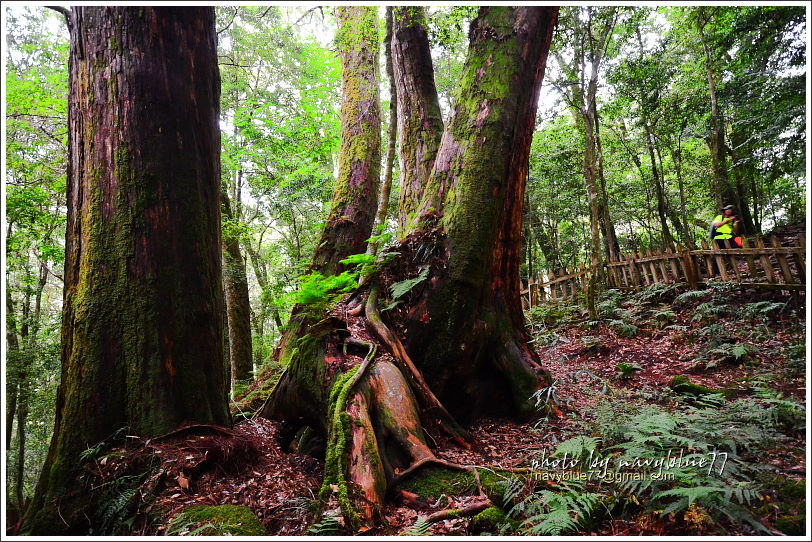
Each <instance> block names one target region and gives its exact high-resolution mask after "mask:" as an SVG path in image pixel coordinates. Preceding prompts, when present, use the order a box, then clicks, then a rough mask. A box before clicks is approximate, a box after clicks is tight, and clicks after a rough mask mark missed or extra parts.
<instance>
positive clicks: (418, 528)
mask: <svg viewBox="0 0 812 542" xmlns="http://www.w3.org/2000/svg"><path fill="white" fill-rule="evenodd" d="M432 534H434V533H432V526H431V523H429V522H428V521H427V520H426V518H424V517H422V516H421V517H418V518H417V519H416V520H415V522H414V524H413V525H412V526H411V527H409V528H408V529H406V530H405V531H403V532H402V533H400V536H431V535H432Z"/></svg>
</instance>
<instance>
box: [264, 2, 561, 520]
mask: <svg viewBox="0 0 812 542" xmlns="http://www.w3.org/2000/svg"><path fill="white" fill-rule="evenodd" d="M557 11H558V10H557V8H538V7H521V8H508V7H493V8H481V9H480V12H479V17H478V18H477V20H476V21H475V22H474V23H473V24H472V26H471V40H470V43H471V45H470V48H469V54H468V60H467V62H466V65H465V68H464V71H463V73H464V75H463V78H462V81H461V91H460V94H459V98H458V102H457V103H456V104H455V107H454V112H453V115H452V120H451V122H450V124H449V126H448V127H447V128H446V132H445V134H444V136H443V143H442V145H441V147H440V150H439V153H438V157H437V160H436V162H435V168H434V170H433V173H432V175H431V177H430V179H429V181H428V183H427V185H426V188H425V190H424V191H423V194H424V196H423V200H422V202H420V205H419V206H418V207H417V209H418V213H419V214H418V215H417V216H418V218H419V220H417V221H415V227H414V229H413V230H412V231H411V232H410V233H409V234H408V235H407V236H406V237H405V238H403V239H402V240H401V243H400V246H399V247H397V248H395V251H396V252H398V254H400V256H399V257H396V258H394V259H393V260H389V261H388V263H385V264H383V265H382V267H381V269H380V270H379V272H378V273H377V274H376V275H374V276H373V277H372V278H371V279H370V280H369V282H368V284H367V286H365V287H364V288H361V289H359V290H356V291H355V292H354V293H353V294H351V295H350V296H348V297H347V298H345V300H344V301H343V302H342V304H341V305H339V306H338V307H336V308H335V309H333V310H332V311H329V312H328V313H327V314H325V315H324V318H323V319H322V320H321V321H318V322H315V323H314V322H313V321H312V320H315V319H311V322H309V323H308V322H304V321H302V322H303V323H301V324H300V327H299V331H298V332H297V333H295V334H293V333H291V334H288V337H289V342H288V344H287V345H286V347H284V348H282V349H281V354H280V361H281V362H282V363H283V364H284V365H286V370H285V373H284V374H283V376H282V378H281V379H280V381H279V384H278V385H277V386H276V388H275V389H274V391H273V393H272V394H271V396H270V397H269V399H268V401H266V403H265V405H264V406H263V408H262V410H261V415H263V416H266V417H271V418H276V419H280V420H283V421H284V422H285V427H284V431H283V433H285V434H286V440H292V439H291V437H292V436H293V434H294V433H295V432H296V431H297V430H299V429H300V428H302V427H303V426H308V427H310V428H311V429H313V430H314V432H315V433H316V434H317V435H319V436H320V437H321V438H322V439H325V440H326V443H327V444H326V456H325V475H324V482H323V486H322V490H321V492H320V497H321V502H322V506H323V507H328V506H329V507H333V506H340V508H341V510H342V513H343V515H344V518H345V520H346V524H347V525H348V526H350V527H352V528H357V527H358V526H359V525H360V522H361V520H364V521H371V520H372V518H374V516H375V514H376V511H379V510H380V507H381V505H382V503H383V499H384V496H385V492H386V488H387V487H388V486H389V485H390V484H392V483H393V482H396V480H397V476H398V472H403V471H405V470H408V469H415V468H419V467H420V466H421V465H424V464H427V463H430V462H433V461H434V462H437V461H440V460H439V459H437V458H436V457H435V456H434V454H433V452H432V451H431V449H430V447H429V446H428V445H427V441H426V438H425V434H424V427H425V426H426V424H430V427H431V428H436V427H438V425H439V427H440V428H442V429H445V430H446V431H447V432H448V433H450V434H451V435H452V436H453V437H455V438H457V439H460V438H464V437H465V435H466V433H465V431H464V430H463V429H462V428H460V427H459V426H458V425H457V422H456V421H455V419H454V417H452V416H451V415H450V414H449V413H448V411H447V410H446V408H445V407H446V406H447V407H448V409H449V410H452V411H453V413H454V414H455V415H456V416H458V417H460V418H463V417H464V418H468V419H470V418H472V417H475V416H478V415H484V414H509V415H529V414H531V413H533V412H534V409H533V405H532V402H531V399H530V396H531V394H532V393H533V392H534V391H535V390H536V389H537V388H538V387H539V386H542V385H544V384H545V383H549V379H548V375H547V373H546V372H545V371H543V369H542V368H541V366H540V363H539V360H538V357H537V354H535V352H533V351H532V350H531V349H530V348H529V347H528V345H527V341H528V336H527V333H526V332H525V330H524V320H523V315H522V312H521V304H520V299H519V264H520V261H521V228H522V224H521V218H522V202H523V199H524V198H523V196H524V189H525V182H526V176H527V170H528V166H529V163H528V162H529V160H528V158H529V150H530V140H531V137H532V133H533V128H534V121H535V112H536V107H537V102H538V94H539V88H540V83H541V78H542V75H543V72H544V66H545V61H546V56H547V51H548V49H549V44H550V40H551V38H552V32H553V29H554V27H555V23H556V19H557ZM399 97H400V96H399ZM438 195H439V196H440V199H439V200H438V199H437V197H438ZM356 227H357V225H356ZM329 228H330V225H329V224H328V225H327V226H326V228H325V229H329ZM418 260H420V265H423V266H425V268H427V271H428V272H430V273H429V277H430V278H429V279H428V280H426V281H425V283H424V286H425V287H424V288H422V290H423V291H422V293H418V292H417V290H415V291H414V293H413V294H411V293H410V294H409V295H408V296H407V301H406V303H404V306H403V307H401V308H399V309H398V315H397V316H391V314H392V313H391V312H387V313H386V314H387V316H386V318H387V321H385V320H384V318H383V317H382V316H381V311H380V309H379V308H378V305H377V303H378V293H379V292H387V291H389V287H390V286H391V284H392V282H393V281H395V280H400V279H405V278H409V277H410V276H411V274H412V273H417V272H420V271H419V268H417V265H418V264H417V263H416V262H417V261H418ZM362 312H363V315H361V314H362ZM393 322H394V323H393ZM370 338H372V340H370ZM361 357H363V361H361V362H360V363H359V362H358V359H360V358H361ZM438 398H439V400H438Z"/></svg>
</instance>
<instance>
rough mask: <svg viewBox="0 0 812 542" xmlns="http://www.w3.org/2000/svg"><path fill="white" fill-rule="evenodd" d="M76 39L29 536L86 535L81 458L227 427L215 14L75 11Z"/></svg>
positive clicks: (160, 10)
mask: <svg viewBox="0 0 812 542" xmlns="http://www.w3.org/2000/svg"><path fill="white" fill-rule="evenodd" d="M70 28H71V48H70V57H69V58H70V61H69V62H70V63H69V74H70V76H69V77H70V82H69V85H70V93H69V119H68V125H69V145H68V147H69V161H68V187H67V192H68V216H67V236H66V249H65V250H66V257H65V290H64V308H63V315H62V376H61V383H60V386H59V390H58V392H57V404H56V423H55V428H54V436H53V439H52V441H51V446H50V449H49V452H48V456H47V459H46V462H45V465H44V467H43V470H42V475H41V477H40V480H39V483H38V486H37V489H36V493H35V497H34V502H33V506H32V507H31V511H30V513H29V514H28V515H27V517H26V520H25V523H24V526H23V531H22V532H24V533H28V534H35V535H46V534H47V535H55V534H68V533H75V534H80V533H86V532H87V530H88V528H89V525H88V522H87V520H88V519H90V520H91V521H92V520H93V509H92V508H89V509H86V510H85V508H86V507H88V506H89V505H90V498H89V494H88V489H87V488H86V487H85V486H84V485H83V483H82V482H81V478H80V474H81V467H80V465H79V460H80V453H81V452H82V451H83V450H85V449H87V448H88V447H89V446H93V445H95V444H97V443H99V442H101V441H104V440H105V439H109V437H110V436H111V435H112V434H113V433H115V432H116V431H117V430H118V429H121V428H124V427H126V428H127V431H128V432H129V433H130V434H136V435H143V436H152V435H158V434H162V433H164V432H168V431H170V430H172V429H174V428H176V427H177V426H178V425H179V424H182V423H183V422H198V423H212V424H220V425H228V424H230V415H229V412H228V405H227V390H226V388H225V385H224V383H225V372H224V363H223V313H224V306H223V289H222V268H221V234H220V179H219V172H220V163H219V160H220V159H219V156H220V137H219V127H218V121H219V119H218V115H219V94H220V79H219V71H218V68H217V56H216V34H215V27H214V10H213V8H210V7H204V8H189V7H184V8H168V7H78V8H74V9H73V11H72V12H71V16H70ZM89 413H92V414H93V415H88V414H89ZM91 506H92V505H91Z"/></svg>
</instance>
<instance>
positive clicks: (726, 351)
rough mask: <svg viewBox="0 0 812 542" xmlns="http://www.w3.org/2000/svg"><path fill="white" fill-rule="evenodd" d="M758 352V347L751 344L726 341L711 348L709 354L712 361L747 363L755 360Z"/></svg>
mask: <svg viewBox="0 0 812 542" xmlns="http://www.w3.org/2000/svg"><path fill="white" fill-rule="evenodd" d="M758 352H759V350H758V348H756V347H755V346H752V345H749V344H741V343H740V344H731V343H724V344H720V345H719V346H717V347H715V348H711V349H709V350H708V351H707V354H708V356H709V357H710V359H711V361H712V362H716V363H720V362H722V363H723V362H727V363H745V362H748V361H752V360H754V359H755V356H756V354H758ZM708 366H709V367H710V366H711V364H709V365H708Z"/></svg>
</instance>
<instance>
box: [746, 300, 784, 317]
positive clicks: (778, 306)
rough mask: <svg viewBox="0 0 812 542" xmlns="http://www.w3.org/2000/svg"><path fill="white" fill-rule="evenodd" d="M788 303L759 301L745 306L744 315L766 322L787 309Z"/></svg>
mask: <svg viewBox="0 0 812 542" xmlns="http://www.w3.org/2000/svg"><path fill="white" fill-rule="evenodd" d="M786 306H787V304H786V303H774V302H772V301H758V302H756V303H748V304H747V305H745V306H744V314H745V315H746V316H747V317H748V318H760V319H764V320H766V319H767V318H768V317H769V316H770V315H771V314H772V313H775V312H776V311H781V310H782V309H783V308H784V307H786Z"/></svg>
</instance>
